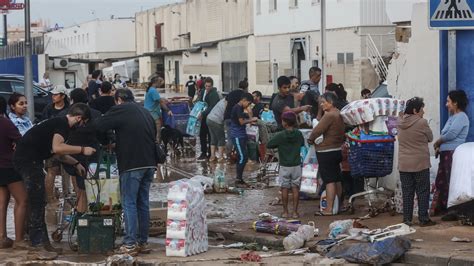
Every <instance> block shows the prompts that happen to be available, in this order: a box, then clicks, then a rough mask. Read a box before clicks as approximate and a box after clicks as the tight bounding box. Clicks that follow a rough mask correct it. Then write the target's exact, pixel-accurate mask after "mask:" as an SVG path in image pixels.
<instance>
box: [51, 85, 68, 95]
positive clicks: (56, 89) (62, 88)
mask: <svg viewBox="0 0 474 266" xmlns="http://www.w3.org/2000/svg"><path fill="white" fill-rule="evenodd" d="M51 93H52V94H61V93H62V94H64V95H66V94H67V89H66V86H64V85H56V86H54V88H53V90H51Z"/></svg>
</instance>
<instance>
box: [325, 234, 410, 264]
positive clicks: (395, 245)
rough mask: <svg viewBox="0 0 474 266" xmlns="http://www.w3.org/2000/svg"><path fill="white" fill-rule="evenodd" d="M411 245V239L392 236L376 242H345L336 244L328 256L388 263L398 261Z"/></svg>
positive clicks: (352, 260)
mask: <svg viewBox="0 0 474 266" xmlns="http://www.w3.org/2000/svg"><path fill="white" fill-rule="evenodd" d="M410 247H411V242H410V240H409V239H407V238H404V237H398V236H397V237H391V238H387V239H384V240H381V241H377V242H374V243H356V244H349V243H347V242H346V243H344V244H341V245H336V246H334V247H333V248H332V249H331V251H329V253H327V257H329V258H337V259H345V260H347V261H348V262H351V263H363V264H387V263H391V262H394V261H396V260H397V259H398V258H400V257H401V256H403V254H405V252H407V251H408V250H409V249H410Z"/></svg>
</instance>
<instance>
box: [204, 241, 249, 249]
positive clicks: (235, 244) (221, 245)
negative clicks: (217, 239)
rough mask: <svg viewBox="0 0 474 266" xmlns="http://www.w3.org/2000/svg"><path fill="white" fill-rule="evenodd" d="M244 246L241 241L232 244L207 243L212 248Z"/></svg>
mask: <svg viewBox="0 0 474 266" xmlns="http://www.w3.org/2000/svg"><path fill="white" fill-rule="evenodd" d="M244 246H245V244H244V243H243V242H237V243H232V244H229V245H224V244H220V245H217V246H211V245H209V247H212V248H243V247H244Z"/></svg>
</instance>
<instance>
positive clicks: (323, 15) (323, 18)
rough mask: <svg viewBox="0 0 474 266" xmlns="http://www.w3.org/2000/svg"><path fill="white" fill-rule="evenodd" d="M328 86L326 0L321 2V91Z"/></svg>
mask: <svg viewBox="0 0 474 266" xmlns="http://www.w3.org/2000/svg"><path fill="white" fill-rule="evenodd" d="M325 86H326V0H321V91H322V92H324V87H325Z"/></svg>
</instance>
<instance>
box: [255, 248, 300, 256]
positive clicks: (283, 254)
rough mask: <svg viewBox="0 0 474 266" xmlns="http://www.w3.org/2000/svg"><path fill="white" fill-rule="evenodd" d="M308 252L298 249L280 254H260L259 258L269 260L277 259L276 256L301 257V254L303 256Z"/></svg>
mask: <svg viewBox="0 0 474 266" xmlns="http://www.w3.org/2000/svg"><path fill="white" fill-rule="evenodd" d="M308 250H309V249H308V248H300V249H294V250H288V251H280V252H275V253H270V254H261V255H260V257H262V258H271V257H278V256H292V255H301V254H305V253H306V252H308Z"/></svg>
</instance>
